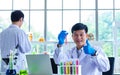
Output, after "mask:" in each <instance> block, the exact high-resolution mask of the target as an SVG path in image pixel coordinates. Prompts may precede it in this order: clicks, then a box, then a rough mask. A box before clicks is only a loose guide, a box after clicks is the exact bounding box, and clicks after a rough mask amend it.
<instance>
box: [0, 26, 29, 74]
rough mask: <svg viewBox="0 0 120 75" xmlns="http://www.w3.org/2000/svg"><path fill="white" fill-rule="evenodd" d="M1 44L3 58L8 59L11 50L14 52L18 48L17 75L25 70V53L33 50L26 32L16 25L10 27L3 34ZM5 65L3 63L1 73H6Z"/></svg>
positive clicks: (0, 35)
mask: <svg viewBox="0 0 120 75" xmlns="http://www.w3.org/2000/svg"><path fill="white" fill-rule="evenodd" d="M0 43H1V44H0V49H1V57H2V58H8V57H9V56H8V55H9V53H10V50H14V49H15V47H16V46H17V53H18V56H17V63H16V65H15V68H16V70H17V73H18V72H19V71H20V70H24V69H25V65H26V57H25V53H26V52H29V51H30V50H31V45H30V42H29V40H28V37H27V35H26V34H25V32H24V31H23V30H21V29H20V28H19V27H18V26H16V25H10V26H9V27H8V28H7V29H5V30H4V31H3V32H1V34H0ZM4 65H5V63H4V62H3V61H2V63H1V71H5V68H4Z"/></svg>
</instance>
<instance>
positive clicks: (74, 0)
mask: <svg viewBox="0 0 120 75" xmlns="http://www.w3.org/2000/svg"><path fill="white" fill-rule="evenodd" d="M79 1H80V0H63V9H79Z"/></svg>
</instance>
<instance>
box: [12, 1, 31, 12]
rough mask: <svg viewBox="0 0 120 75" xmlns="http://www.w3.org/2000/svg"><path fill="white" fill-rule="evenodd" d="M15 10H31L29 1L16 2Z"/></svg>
mask: <svg viewBox="0 0 120 75" xmlns="http://www.w3.org/2000/svg"><path fill="white" fill-rule="evenodd" d="M13 6H14V7H13V8H14V9H15V10H18V9H20V10H21V9H29V0H14V4H13Z"/></svg>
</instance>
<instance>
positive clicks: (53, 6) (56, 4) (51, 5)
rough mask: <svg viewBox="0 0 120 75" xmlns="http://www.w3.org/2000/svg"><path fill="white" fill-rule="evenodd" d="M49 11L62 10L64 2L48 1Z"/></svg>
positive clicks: (58, 0) (59, 0)
mask: <svg viewBox="0 0 120 75" xmlns="http://www.w3.org/2000/svg"><path fill="white" fill-rule="evenodd" d="M47 9H62V0H52V1H51V0H47Z"/></svg>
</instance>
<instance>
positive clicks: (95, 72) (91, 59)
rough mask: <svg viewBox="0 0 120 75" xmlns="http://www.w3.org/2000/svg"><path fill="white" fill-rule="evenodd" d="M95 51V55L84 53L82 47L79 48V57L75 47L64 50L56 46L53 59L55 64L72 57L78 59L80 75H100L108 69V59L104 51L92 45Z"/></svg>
mask: <svg viewBox="0 0 120 75" xmlns="http://www.w3.org/2000/svg"><path fill="white" fill-rule="evenodd" d="M94 49H95V50H96V51H97V53H96V54H97V55H96V56H91V55H88V54H85V53H84V51H83V48H81V49H80V50H79V57H77V48H76V47H73V48H71V50H67V51H66V52H65V51H63V50H62V48H61V47H60V48H56V49H55V53H54V60H55V63H56V64H60V62H66V61H69V60H73V59H77V58H78V59H79V64H80V65H81V75H102V72H105V71H108V70H109V69H110V65H109V60H108V58H107V56H106V55H105V53H104V52H103V51H102V50H101V49H100V48H98V47H94Z"/></svg>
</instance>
